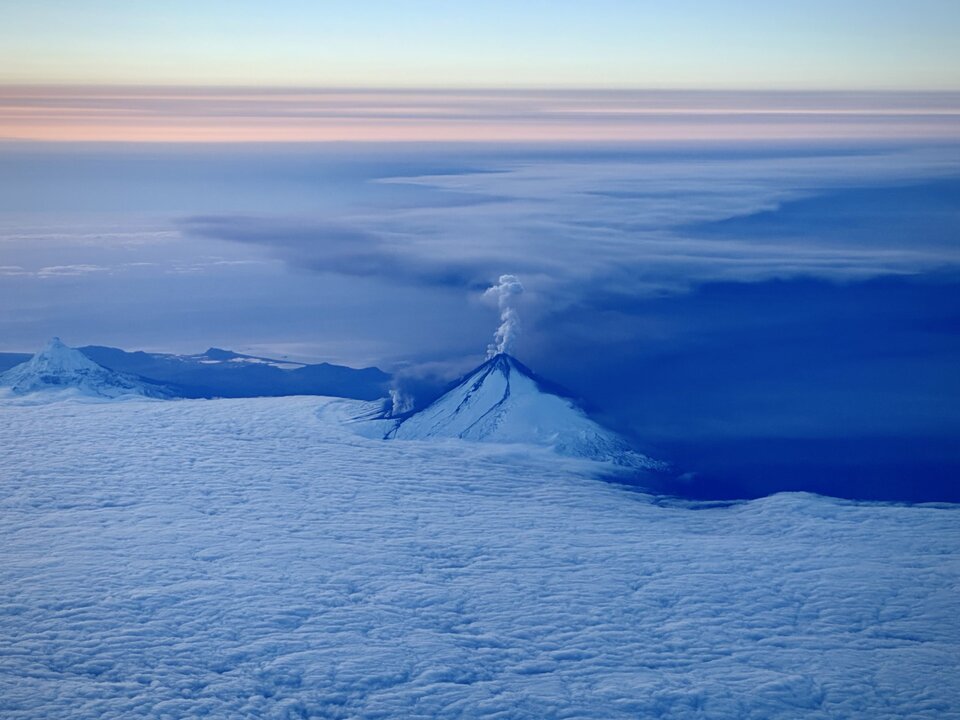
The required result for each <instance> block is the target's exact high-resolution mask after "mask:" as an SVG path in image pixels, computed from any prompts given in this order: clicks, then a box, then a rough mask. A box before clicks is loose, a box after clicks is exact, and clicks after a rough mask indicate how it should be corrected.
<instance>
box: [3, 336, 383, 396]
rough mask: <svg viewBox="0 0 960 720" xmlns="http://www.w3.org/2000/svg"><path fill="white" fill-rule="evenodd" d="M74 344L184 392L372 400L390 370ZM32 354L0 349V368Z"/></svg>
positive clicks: (119, 368) (106, 362)
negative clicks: (148, 351)
mask: <svg viewBox="0 0 960 720" xmlns="http://www.w3.org/2000/svg"><path fill="white" fill-rule="evenodd" d="M79 350H80V351H81V352H82V353H83V354H84V355H85V356H86V357H88V358H89V359H90V360H93V361H94V362H95V363H97V364H98V365H101V366H103V367H105V368H107V369H109V370H113V371H115V372H118V373H124V374H128V375H135V376H138V377H140V378H144V379H146V380H149V381H152V382H155V383H158V384H161V385H164V386H167V387H169V388H171V389H172V390H173V391H174V392H175V394H176V395H177V396H179V397H185V398H214V397H227V398H231V397H234V398H236V397H260V396H272V397H280V396H285V395H332V396H335V397H345V398H354V399H357V400H376V399H378V398H382V397H384V396H386V395H387V394H388V387H389V383H390V375H389V374H388V373H385V372H383V371H382V370H380V369H378V368H375V367H371V368H362V369H354V368H350V367H345V366H342V365H331V364H329V363H320V364H318V365H307V364H304V363H294V362H288V361H286V360H272V359H270V358H262V357H256V356H253V355H241V354H239V353H235V352H231V351H229V350H221V349H219V348H210V349H209V350H207V351H206V352H204V353H202V354H199V355H173V354H167V353H146V352H126V351H124V350H120V349H118V348H111V347H101V346H97V345H88V346H86V347H82V348H79ZM31 357H32V355H30V354H25V353H0V373H2V372H5V371H6V370H9V369H11V368H13V367H15V366H16V365H19V364H21V363H24V362H26V361H28V360H30V358H31Z"/></svg>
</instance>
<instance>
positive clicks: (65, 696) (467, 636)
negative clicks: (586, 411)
mask: <svg viewBox="0 0 960 720" xmlns="http://www.w3.org/2000/svg"><path fill="white" fill-rule="evenodd" d="M369 407H370V406H364V405H363V404H361V403H358V402H355V401H345V400H332V399H327V398H316V397H289V398H255V399H241V400H187V401H175V402H164V403H160V402H149V401H144V400H140V399H134V400H130V401H128V402H123V403H89V402H88V403H84V402H80V401H76V400H71V401H64V402H51V403H45V404H34V405H29V404H26V401H24V400H20V399H16V398H14V399H10V400H8V401H6V402H0V447H3V448H8V449H9V448H16V451H15V452H9V451H8V452H2V453H0V717H3V718H4V720H21V719H27V718H30V719H31V720H32V719H34V718H84V719H85V718H184V717H200V716H205V717H213V718H231V719H232V718H304V717H314V718H436V717H449V718H470V717H503V718H538V719H539V718H563V717H566V718H591V717H598V718H608V719H613V718H653V717H656V718H661V717H662V718H711V719H716V718H737V719H742V718H756V719H760V718H762V719H764V720H767V719H771V718H790V719H795V718H817V719H823V720H826V719H827V718H871V720H876V719H878V718H904V717H910V718H938V719H939V718H948V717H960V682H958V680H957V676H956V658H957V656H958V652H960V623H958V622H957V595H956V588H957V587H958V584H960V565H958V555H960V532H958V529H957V528H958V526H960V515H958V512H960V508H958V507H957V506H940V507H931V506H915V507H909V506H893V505H865V504H855V503H851V502H844V501H838V500H832V499H828V498H822V497H817V496H811V495H796V494H793V495H776V496H773V497H769V498H765V499H763V500H757V501H753V502H749V503H742V504H736V505H729V506H689V505H679V504H672V505H663V504H657V503H655V502H652V499H651V497H650V496H647V495H642V494H640V493H636V492H631V491H629V490H627V489H625V488H623V487H620V486H616V485H612V484H609V483H605V482H601V481H598V480H596V479H594V478H593V477H592V476H591V475H589V474H587V468H594V469H596V467H597V465H596V464H595V463H587V462H581V461H578V460H575V459H570V458H564V457H561V456H558V455H556V454H554V453H552V452H550V451H548V450H546V449H541V448H535V447H530V446H519V445H510V446H506V445H500V444H495V443H466V442H460V441H456V440H436V441H433V442H429V443H428V442H383V441H382V440H380V439H370V438H364V437H360V436H358V435H356V434H355V433H353V432H352V431H351V430H350V428H348V427H345V426H344V424H343V421H342V420H343V418H346V417H351V416H356V415H358V414H360V413H362V412H363V411H364V410H365V409H369Z"/></svg>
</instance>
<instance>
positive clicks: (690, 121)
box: [0, 86, 960, 143]
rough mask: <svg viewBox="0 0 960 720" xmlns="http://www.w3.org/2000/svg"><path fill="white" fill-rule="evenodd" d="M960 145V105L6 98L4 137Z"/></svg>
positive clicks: (287, 92)
mask: <svg viewBox="0 0 960 720" xmlns="http://www.w3.org/2000/svg"><path fill="white" fill-rule="evenodd" d="M858 138H862V139H868V140H871V139H906V138H912V139H931V140H954V139H958V138H960V96H958V95H957V94H930V93H928V94H908V93H862V94H852V95H851V94H845V95H844V94H838V93H762V92H753V93H751V92H716V91H714V92H692V91H675V92H667V91H560V90H558V91H549V90H530V91H516V90H503V91H497V90H485V91H458V90H448V91H440V90H408V91H399V90H384V91H376V90H344V89H330V90H321V89H318V90H309V89H283V88H277V89H260V90H256V89H243V88H130V87H113V88H110V87H89V88H84V87H52V86H51V87H42V86H3V87H0V139H5V140H20V141H45V142H197V143H216V142H331V141H340V142H431V141H442V142H463V141H469V142H536V141H544V142H564V141H569V142H616V141H620V142H644V141H704V140H722V141H746V140H841V139H845V140H851V139H858Z"/></svg>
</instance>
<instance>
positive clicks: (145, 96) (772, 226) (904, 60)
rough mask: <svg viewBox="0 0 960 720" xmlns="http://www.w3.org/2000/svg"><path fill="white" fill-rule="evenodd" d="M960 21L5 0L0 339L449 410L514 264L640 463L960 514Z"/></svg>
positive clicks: (730, 8) (535, 322)
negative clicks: (958, 495) (349, 374)
mask: <svg viewBox="0 0 960 720" xmlns="http://www.w3.org/2000/svg"><path fill="white" fill-rule="evenodd" d="M958 31H960V4H957V3H955V2H935V1H933V0H925V1H921V2H913V3H910V4H907V3H903V2H885V1H879V2H860V1H858V0H857V1H855V0H847V1H846V2H843V1H840V2H837V1H834V2H830V3H827V2H819V1H816V0H813V1H808V2H802V3H801V2H796V3H794V2H782V3H769V2H763V3H761V2H752V1H742V2H722V3H721V2H708V1H706V0H702V1H700V2H694V1H693V0H685V1H682V2H676V3H669V4H668V3H652V2H649V3H648V2H629V3H628V2H610V1H607V2H597V3H589V4H586V3H568V2H552V3H540V2H530V3H511V4H508V3H501V2H488V3H469V4H467V3H450V2H443V3H441V2H405V3H386V2H383V3H381V2H362V3H360V2H351V3H346V2H324V3H312V2H311V3H307V2H303V3H300V2H273V3H269V4H267V3H252V2H231V3H221V2H205V3H186V2H165V3H150V4H147V3H126V2H123V3H121V2H105V1H101V2H93V1H90V2H52V1H46V2H44V1H39V2H32V3H19V2H2V1H0V351H30V350H33V349H35V348H37V347H39V346H41V345H42V344H43V343H44V342H45V341H46V340H47V339H48V338H49V337H50V336H53V335H59V336H61V337H62V338H63V339H64V340H65V341H66V342H67V343H69V344H72V345H85V344H100V345H112V346H116V347H123V348H127V349H145V350H153V351H170V352H198V351H201V350H203V349H205V348H207V347H209V346H212V345H216V346H221V347H227V348H230V349H233V350H236V351H241V352H250V353H254V354H262V355H268V356H289V357H293V358H295V359H299V360H305V361H321V360H325V361H331V362H339V363H344V364H348V365H353V366H361V365H378V366H380V367H382V368H384V369H386V370H389V371H391V372H395V373H396V374H397V378H398V379H397V383H398V388H399V389H400V390H402V391H403V392H405V393H408V394H410V395H411V396H412V397H414V398H415V399H417V401H421V402H422V401H425V400H426V399H429V397H431V394H432V393H435V392H436V391H437V389H438V388H440V387H442V386H443V384H444V383H446V382H447V381H449V380H450V379H452V378H453V377H456V376H457V375H458V374H459V373H461V372H464V371H466V370H468V369H470V367H472V366H473V365H475V364H476V363H477V362H479V361H480V360H482V358H483V354H484V351H485V349H486V347H487V345H488V343H489V342H490V341H491V338H492V332H493V329H494V328H495V327H496V324H497V310H496V308H494V307H491V306H490V304H489V303H487V302H485V301H484V299H483V292H484V290H485V288H487V287H488V286H489V285H490V284H492V283H493V282H495V281H496V279H497V278H498V277H500V276H501V275H503V274H514V275H517V276H518V277H519V278H520V280H521V281H522V283H523V286H524V288H525V291H524V293H523V296H522V299H521V304H520V307H519V312H520V318H521V331H522V334H521V336H520V338H519V340H518V342H517V345H516V352H517V355H518V356H519V357H520V359H521V360H523V361H524V362H526V363H527V364H528V365H530V366H531V367H533V368H534V369H535V370H536V371H537V372H538V373H540V374H541V375H544V376H546V377H548V378H551V379H553V380H555V381H557V382H559V383H561V384H563V385H565V386H566V387H568V388H569V389H571V391H572V392H573V393H574V394H575V395H576V396H577V397H579V398H580V399H581V400H582V401H583V403H584V404H585V405H586V406H587V407H588V408H589V409H590V411H591V412H593V413H594V414H595V415H596V416H597V417H599V418H601V419H603V420H604V421H605V422H607V423H608V424H610V425H611V426H613V427H615V428H616V429H618V430H620V431H622V432H624V433H626V434H628V435H629V436H630V437H631V438H634V439H636V440H637V441H638V442H641V443H645V444H646V446H645V449H648V450H649V451H650V452H651V454H654V455H656V456H666V457H668V459H674V458H680V459H681V460H683V462H685V463H686V464H687V465H688V466H695V467H697V468H699V469H707V470H710V471H711V472H712V473H713V474H712V476H711V477H713V478H716V477H719V476H723V477H724V478H726V479H730V478H733V477H735V476H736V477H745V476H749V477H751V478H752V482H755V483H756V484H757V486H758V487H760V486H762V487H767V486H766V485H764V483H767V482H768V481H769V478H770V477H780V478H793V479H792V480H791V481H790V482H794V481H796V482H799V483H806V484H805V485H802V487H803V488H805V489H811V488H812V486H811V485H810V480H809V478H811V477H817V478H822V479H823V483H827V484H828V485H829V482H832V481H833V480H834V479H836V478H838V477H841V476H842V477H843V478H845V479H846V480H848V481H849V479H850V478H851V477H854V476H855V477H856V478H857V482H859V483H860V485H859V486H858V487H859V489H858V490H856V492H854V493H853V494H854V495H856V494H857V493H860V494H861V496H867V495H868V494H869V493H867V491H866V490H864V488H869V487H870V486H871V484H872V485H877V483H880V484H884V483H886V484H890V485H897V486H898V487H899V489H900V490H899V493H900V494H899V495H898V497H900V498H907V499H910V498H913V499H916V498H917V497H922V498H924V499H938V498H941V499H942V498H943V497H944V492H945V491H944V488H948V487H952V485H951V484H950V481H949V478H950V477H955V476H956V472H958V471H960V450H958V449H957V448H958V447H960V443H958V442H957V437H958V436H960V414H958V408H960V386H958V382H957V379H956V372H955V368H956V367H957V366H958V365H960V342H958V337H960V333H958V326H957V318H958V317H960V306H958V300H957V298H960V274H958V265H960V247H958V245H957V238H958V237H960V214H958V210H957V208H958V207H960V44H958V43H956V41H955V38H956V37H957V35H958ZM658 453H659V455H657V454H658ZM745 458H749V459H751V461H752V463H753V464H752V465H750V467H749V468H748V467H746V465H745V464H744V463H745ZM917 477H919V478H921V479H922V478H927V479H929V481H930V482H929V486H930V487H933V488H934V490H933V491H931V492H930V493H927V494H926V495H924V494H923V493H920V495H913V496H912V495H910V492H911V490H910V488H911V487H912V486H911V485H910V483H911V482H914V481H913V480H911V478H917ZM878 478H879V480H878ZM916 482H920V481H916ZM914 484H916V483H915V482H914ZM815 489H818V490H823V489H824V486H823V484H822V483H821V485H820V486H817V488H815ZM826 489H827V490H829V487H827V488H826Z"/></svg>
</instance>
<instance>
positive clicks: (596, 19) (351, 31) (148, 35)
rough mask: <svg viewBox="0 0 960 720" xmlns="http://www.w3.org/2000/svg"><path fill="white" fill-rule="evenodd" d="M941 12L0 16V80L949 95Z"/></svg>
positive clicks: (861, 6) (791, 8) (935, 6)
mask: <svg viewBox="0 0 960 720" xmlns="http://www.w3.org/2000/svg"><path fill="white" fill-rule="evenodd" d="M958 36H960V2H957V1H956V0H914V1H913V2H905V1H904V0H832V1H827V0H803V1H802V2H794V1H787V2H769V1H760V0H735V1H729V0H728V1H726V2H720V1H718V0H675V1H672V2H669V3H668V2H652V1H647V0H637V1H635V2H624V1H618V0H594V1H592V2H582V1H580V2H568V1H566V0H559V1H558V0H555V1H554V2H540V1H529V2H515V1H514V2H503V1H501V0H490V1H487V2H453V1H450V0H447V1H446V2H442V1H440V0H409V1H405V2H388V1H386V0H363V1H357V0H352V1H343V0H328V1H326V2H306V1H299V0H279V1H278V0H274V1H272V2H257V1H254V0H230V1H229V2H226V1H223V0H207V1H205V2H196V1H184V0H167V1H165V2H153V3H146V2H129V1H128V0H127V1H124V0H79V1H78V0H32V1H31V2H23V1H22V0H0V82H6V83H61V82H62V83H130V84H244V85H250V84H253V85H321V86H376V87H393V86H580V87H677V88H787V89H794V88H851V89H879V88H892V89H932V90H942V89H960V42H957V37H958Z"/></svg>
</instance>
